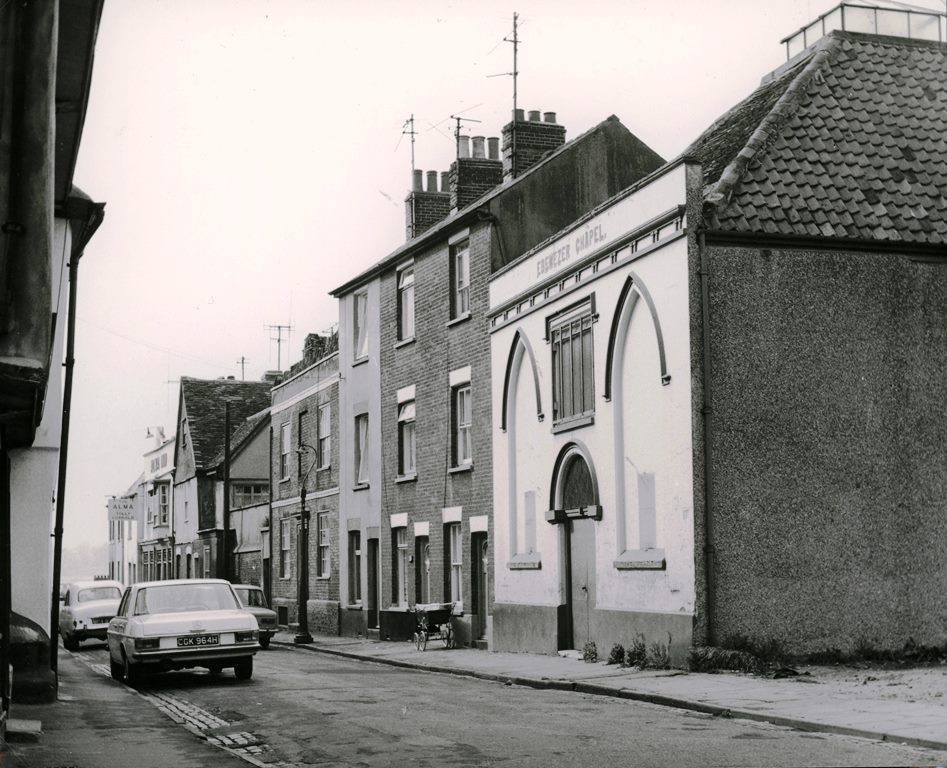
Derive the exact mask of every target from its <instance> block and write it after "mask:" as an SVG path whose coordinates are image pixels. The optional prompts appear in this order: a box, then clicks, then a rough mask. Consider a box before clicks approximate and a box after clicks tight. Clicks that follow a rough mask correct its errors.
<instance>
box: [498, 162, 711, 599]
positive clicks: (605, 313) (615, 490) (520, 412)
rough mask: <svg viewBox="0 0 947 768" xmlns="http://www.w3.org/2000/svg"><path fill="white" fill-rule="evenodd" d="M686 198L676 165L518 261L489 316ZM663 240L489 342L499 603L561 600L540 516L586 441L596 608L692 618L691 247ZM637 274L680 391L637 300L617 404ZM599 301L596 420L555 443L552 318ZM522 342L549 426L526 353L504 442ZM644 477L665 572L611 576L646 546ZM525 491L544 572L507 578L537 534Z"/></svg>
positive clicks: (556, 561) (557, 554)
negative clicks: (623, 304)
mask: <svg viewBox="0 0 947 768" xmlns="http://www.w3.org/2000/svg"><path fill="white" fill-rule="evenodd" d="M684 200H685V177H684V167H683V165H681V166H678V167H677V168H675V169H672V170H671V171H669V172H668V173H667V174H665V175H663V176H661V177H658V178H657V179H655V180H654V181H653V182H652V183H651V184H648V185H646V186H644V187H642V188H640V189H638V190H636V191H634V192H633V193H632V194H630V195H628V196H626V197H624V198H622V199H620V200H618V201H617V202H616V203H615V204H614V206H612V207H609V208H607V209H605V210H603V211H602V212H601V213H600V214H598V215H597V216H595V217H593V218H590V219H589V220H588V221H586V222H584V223H583V224H582V226H581V227H579V228H572V229H569V230H566V231H565V232H564V233H563V235H562V236H561V237H560V238H558V239H557V240H555V241H551V242H550V243H549V244H548V245H546V246H544V247H543V248H541V249H539V250H537V251H536V252H535V253H532V254H527V255H525V256H524V257H522V258H521V259H520V260H518V261H517V262H516V263H515V264H514V265H513V267H512V268H509V269H507V270H506V271H504V272H503V273H502V274H501V275H499V276H498V278H496V279H495V280H494V281H493V282H492V283H491V301H492V307H491V309H492V310H495V309H496V308H497V307H499V306H500V304H502V303H505V302H510V301H512V300H516V299H517V298H518V297H525V296H527V295H528V294H529V292H530V290H531V289H533V288H534V287H535V286H536V285H537V284H538V283H540V282H542V281H543V280H546V279H548V277H549V275H550V274H556V273H557V272H558V274H559V276H560V277H566V276H568V275H569V274H570V271H574V267H575V266H576V264H577V263H578V262H580V261H581V258H584V255H591V253H592V252H593V251H596V250H599V249H601V251H600V252H602V253H607V252H608V250H609V248H610V246H612V245H613V244H614V243H616V242H618V241H619V240H620V239H621V238H623V237H624V236H625V235H627V234H629V233H631V232H633V231H635V230H636V229H638V228H640V227H641V226H643V225H644V224H646V223H647V222H649V221H650V220H652V219H654V218H655V217H657V216H659V215H660V214H662V213H664V212H665V211H668V210H670V209H672V208H673V207H675V206H678V205H682V204H683V202H684ZM596 227H598V228H599V230H598V232H599V236H600V237H601V241H600V242H599V243H596V245H595V248H594V249H591V250H589V251H588V253H587V254H584V255H583V256H582V257H580V258H575V255H576V248H577V244H578V243H579V238H580V236H581V234H582V233H584V232H587V231H592V230H594V229H595V228H596ZM675 238H676V239H675ZM662 239H663V242H665V243H666V244H662V245H659V246H657V247H655V246H653V245H651V244H650V242H649V243H648V244H647V246H646V247H643V248H642V249H641V251H640V252H639V253H635V254H631V253H628V254H627V255H625V260H624V261H622V262H621V263H620V266H618V267H615V268H610V265H605V266H602V267H601V271H599V272H596V273H593V272H592V270H591V269H584V270H583V273H582V279H581V282H580V283H579V286H578V287H577V288H574V289H572V290H571V291H568V292H566V293H563V295H562V296H561V297H560V298H554V299H551V300H547V301H546V302H545V303H543V304H542V306H541V307H540V308H538V309H536V310H534V311H532V312H523V313H522V314H520V315H518V316H515V317H512V318H511V319H510V320H509V321H508V323H507V324H506V325H502V326H500V327H499V328H498V330H496V331H495V332H494V333H493V334H492V336H491V360H492V366H493V372H494V373H493V382H492V391H493V403H494V414H495V416H494V421H495V424H494V440H493V447H494V462H495V467H496V471H495V473H494V505H495V506H494V520H495V530H496V542H497V548H496V552H497V557H496V564H495V579H496V599H497V601H498V602H513V603H520V604H530V605H544V606H553V605H557V604H560V603H561V602H563V599H564V595H562V594H561V591H562V572H563V567H564V563H563V562H562V548H561V536H562V531H561V529H562V525H561V524H557V525H552V524H550V523H548V522H546V519H545V513H546V511H547V510H548V509H549V507H550V504H551V502H550V488H551V484H552V480H553V477H552V472H553V468H554V464H555V461H556V457H557V456H558V454H559V452H560V451H561V450H562V449H563V448H564V447H565V446H566V445H567V444H569V443H570V442H573V441H581V442H582V443H583V444H584V445H585V446H586V447H587V449H588V451H589V452H590V454H591V455H592V457H593V461H594V463H595V467H594V469H595V472H596V475H597V483H598V490H599V495H600V503H601V506H602V507H603V518H602V520H601V521H600V522H597V523H596V524H595V526H596V543H595V548H596V569H597V573H596V590H597V607H599V608H605V609H613V610H635V611H651V612H692V611H693V610H694V601H695V586H694V551H693V541H694V527H693V509H692V507H693V477H692V465H691V461H692V450H693V446H692V434H691V429H692V425H691V376H690V338H689V320H688V318H689V314H688V296H687V285H688V276H687V246H686V239H685V238H683V237H680V236H679V234H678V233H676V232H675V231H674V227H673V226H671V227H669V228H667V229H666V230H662ZM566 245H568V246H569V247H568V249H566V248H565V246H566ZM566 250H568V252H569V253H571V254H572V256H571V257H568V258H567V257H565V256H564V255H559V256H555V257H554V258H552V259H550V258H549V256H550V254H556V253H558V254H565V253H566ZM629 277H634V279H635V280H636V281H638V282H641V283H643V284H644V285H645V286H646V288H647V291H648V292H649V293H650V295H651V297H652V299H653V301H654V305H655V308H656V311H657V315H658V318H659V321H660V323H661V329H662V332H663V337H664V345H665V352H666V358H667V360H666V362H667V372H668V373H669V374H670V375H671V382H670V384H669V385H668V386H663V385H662V382H661V374H660V365H659V360H658V347H657V342H656V336H655V329H654V324H653V322H652V319H651V314H650V311H649V309H648V306H647V305H646V303H645V301H644V300H643V299H640V300H638V301H637V304H636V305H635V308H634V310H633V311H632V312H631V314H630V320H629V322H628V323H627V333H626V335H625V340H624V343H623V345H622V347H621V350H620V352H622V353H623V354H619V355H618V356H617V357H618V361H619V362H620V363H621V365H620V370H619V372H618V378H619V380H620V381H621V388H620V389H618V388H616V390H615V391H614V392H613V397H612V399H611V400H610V401H608V400H605V398H604V392H605V373H606V364H607V354H608V343H609V331H610V328H611V324H612V319H613V316H614V315H615V313H616V310H617V308H618V305H619V300H620V296H621V292H622V289H623V287H624V286H625V284H626V282H627V280H628V278H629ZM572 284H574V282H573V283H572ZM567 288H568V286H567ZM593 292H594V294H595V302H596V305H595V308H596V312H597V313H598V316H599V317H598V321H597V322H596V323H595V325H594V328H593V342H594V374H595V403H596V406H595V422H594V424H593V425H590V426H586V427H582V428H579V429H575V430H572V431H568V432H563V433H559V434H553V433H552V426H553V425H552V402H551V397H552V391H551V390H552V370H551V364H552V360H551V357H552V356H551V351H550V348H549V345H548V343H547V342H546V341H545V340H544V338H543V337H544V335H545V324H546V319H547V318H548V317H549V316H550V315H553V314H554V313H555V312H557V311H559V310H561V309H563V308H565V307H567V306H569V305H571V304H573V303H575V302H576V301H579V300H581V299H583V298H585V297H586V296H588V295H590V294H591V293H593ZM517 332H519V333H521V334H523V335H524V336H525V338H526V339H528V341H529V345H530V346H531V347H532V350H533V352H534V355H535V363H536V367H537V373H538V378H539V386H540V397H541V400H542V409H543V412H544V414H545V420H544V421H542V422H539V421H538V420H537V418H536V407H535V394H534V392H535V386H534V383H533V374H532V371H531V369H530V363H529V358H528V356H524V357H523V358H522V360H521V363H520V371H519V376H518V379H517V381H516V385H515V387H513V389H512V390H511V391H512V397H513V401H512V402H511V404H510V414H511V415H510V419H509V423H508V429H507V431H506V432H502V431H501V430H500V423H501V416H502V413H501V411H502V407H503V389H504V376H505V372H506V369H507V362H508V360H509V357H510V350H511V348H512V345H513V341H514V338H515V334H516V333H517ZM511 441H515V443H514V444H511ZM504 470H505V471H504ZM638 473H649V474H650V475H652V476H653V479H654V487H655V500H656V503H655V510H656V514H655V534H656V541H655V542H654V544H655V545H656V547H657V548H659V549H663V550H664V554H665V558H666V560H667V569H666V570H661V571H657V570H656V571H646V570H625V569H618V568H616V566H615V561H616V560H617V559H619V557H620V556H621V555H622V554H623V553H626V552H628V551H629V550H635V549H638V548H639V547H640V546H641V544H642V542H641V540H640V528H641V526H640V520H639V504H638V482H637V478H638ZM514 485H515V488H514V487H513V486H514ZM529 491H532V492H533V494H534V500H535V518H536V527H535V541H536V549H537V550H538V554H539V557H540V559H541V563H542V568H541V569H540V570H520V569H513V568H510V561H511V560H514V561H515V560H523V559H526V560H528V559H529V558H528V557H525V558H524V554H525V553H526V552H527V550H528V549H529V546H528V539H529V537H530V535H531V534H530V533H529V526H527V525H526V517H527V515H526V510H527V506H528V502H527V500H526V493H527V492H529ZM622 497H624V503H623V504H622V505H621V508H619V504H618V500H619V499H621V498H622ZM622 518H624V519H623V520H622ZM514 542H515V543H514Z"/></svg>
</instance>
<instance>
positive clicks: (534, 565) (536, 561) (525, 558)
mask: <svg viewBox="0 0 947 768" xmlns="http://www.w3.org/2000/svg"><path fill="white" fill-rule="evenodd" d="M506 567H507V568H509V569H510V570H511V571H538V570H540V569H541V568H542V567H543V564H542V558H540V556H539V553H538V552H526V553H522V554H518V555H513V557H512V558H510V562H508V563H507V564H506Z"/></svg>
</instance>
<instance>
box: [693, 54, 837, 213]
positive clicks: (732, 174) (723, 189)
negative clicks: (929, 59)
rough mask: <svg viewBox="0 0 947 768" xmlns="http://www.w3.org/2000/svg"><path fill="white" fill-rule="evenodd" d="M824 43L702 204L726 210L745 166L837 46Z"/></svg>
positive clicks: (706, 195) (793, 107)
mask: <svg viewBox="0 0 947 768" xmlns="http://www.w3.org/2000/svg"><path fill="white" fill-rule="evenodd" d="M824 40H825V44H824V45H823V46H822V47H821V48H820V49H819V50H817V51H816V52H815V53H814V54H813V55H812V58H811V59H810V60H809V62H808V63H807V64H806V65H805V66H804V67H803V68H802V70H801V71H800V72H799V73H798V74H797V75H796V76H795V78H794V80H793V82H792V83H790V84H789V87H788V88H786V90H785V91H784V92H783V94H782V95H781V96H780V97H779V98H778V99H777V100H776V103H775V104H774V105H773V106H772V108H771V109H770V110H769V112H768V113H767V115H766V116H765V117H764V118H763V119H762V120H761V121H760V123H759V125H758V126H757V127H756V128H755V129H754V131H753V133H752V134H751V135H750V137H749V138H748V139H747V140H746V144H745V145H744V146H743V148H742V149H741V150H740V151H739V152H738V153H737V154H736V156H735V157H734V158H733V160H731V161H730V163H729V164H728V165H727V166H726V168H724V169H723V172H722V173H721V174H720V178H719V179H717V181H716V182H715V183H714V184H712V185H711V186H710V187H709V188H708V189H707V190H706V191H705V193H704V203H705V205H710V206H713V207H719V208H726V206H727V205H728V204H729V202H730V196H731V194H732V192H733V189H734V187H736V185H737V183H738V182H739V181H740V179H741V178H743V174H744V173H745V171H746V169H747V167H748V166H749V164H750V161H752V160H753V159H754V158H755V157H756V156H757V155H758V154H760V153H762V152H763V150H764V149H766V147H767V146H768V145H769V143H770V142H771V141H772V140H773V139H774V138H775V137H776V135H777V134H778V133H779V129H780V128H781V127H782V126H783V124H784V123H785V121H786V120H787V119H788V118H789V117H790V116H791V115H792V114H793V113H794V112H795V110H796V108H797V107H798V106H799V103H800V102H801V100H802V97H803V96H804V95H805V91H806V89H807V88H808V86H809V84H810V83H811V82H812V81H813V80H814V79H815V78H816V77H817V76H818V74H819V73H820V71H821V69H822V65H823V64H824V63H825V62H826V61H827V60H828V59H829V58H830V56H831V55H832V54H833V53H834V52H835V49H836V48H839V47H840V43H839V42H838V40H837V38H835V37H832V36H827V37H825V38H824Z"/></svg>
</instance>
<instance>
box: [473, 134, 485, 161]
mask: <svg viewBox="0 0 947 768" xmlns="http://www.w3.org/2000/svg"><path fill="white" fill-rule="evenodd" d="M483 141H484V139H483V136H474V137H473V156H474V157H475V158H477V159H483V158H485V157H486V156H487V155H486V153H485V152H484V148H483Z"/></svg>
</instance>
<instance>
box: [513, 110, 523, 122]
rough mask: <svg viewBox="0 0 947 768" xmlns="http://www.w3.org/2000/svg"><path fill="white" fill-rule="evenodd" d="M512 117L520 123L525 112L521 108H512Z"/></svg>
mask: <svg viewBox="0 0 947 768" xmlns="http://www.w3.org/2000/svg"><path fill="white" fill-rule="evenodd" d="M513 119H514V120H515V121H518V122H520V123H522V122H523V121H524V120H525V119H526V113H525V112H524V111H523V110H522V109H514V110H513Z"/></svg>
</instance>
